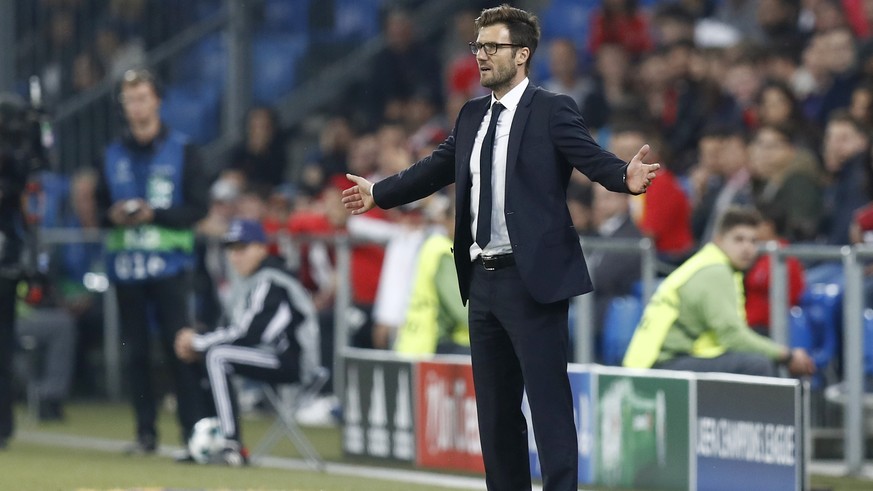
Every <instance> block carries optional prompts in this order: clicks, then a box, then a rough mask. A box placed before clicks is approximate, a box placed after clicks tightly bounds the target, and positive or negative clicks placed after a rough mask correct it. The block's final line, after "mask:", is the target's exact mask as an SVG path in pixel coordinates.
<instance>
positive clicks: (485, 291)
mask: <svg viewBox="0 0 873 491" xmlns="http://www.w3.org/2000/svg"><path fill="white" fill-rule="evenodd" d="M469 302H470V303H469V307H470V310H469V312H470V314H469V315H470V347H471V354H472V360H473V382H474V384H475V388H476V406H477V411H478V416H479V438H480V441H481V444H482V456H483V459H484V461H485V481H486V484H487V487H488V489H489V491H517V490H530V489H531V476H530V461H529V457H528V435H527V423H526V421H525V418H524V415H523V414H522V411H521V403H522V397H523V393H524V391H525V389H526V390H527V396H528V402H529V403H530V410H531V417H532V420H533V421H532V423H533V428H534V434H535V436H536V442H537V448H538V450H539V456H540V465H541V468H542V471H543V489H544V491H571V490H572V491H575V490H576V489H577V482H578V470H577V469H578V450H577V449H578V446H577V442H576V426H575V421H574V416H573V399H572V394H571V392H570V381H569V378H568V376H567V361H568V360H567V352H568V345H569V330H568V325H567V308H568V305H569V302H568V300H561V301H558V302H555V303H550V304H542V303H538V302H537V301H535V300H534V299H533V297H531V295H530V293H528V290H527V288H526V287H525V285H524V283H523V282H522V279H521V277H520V275H519V272H518V269H517V268H516V267H515V266H508V267H505V268H502V269H498V270H494V271H488V270H485V268H484V267H483V266H482V265H481V264H480V263H479V262H476V263H475V264H474V265H473V272H472V277H471V283H470V301H469Z"/></svg>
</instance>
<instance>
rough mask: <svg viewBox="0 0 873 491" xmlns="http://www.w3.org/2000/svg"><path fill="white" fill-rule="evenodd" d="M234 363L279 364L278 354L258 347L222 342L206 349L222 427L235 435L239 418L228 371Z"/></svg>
mask: <svg viewBox="0 0 873 491" xmlns="http://www.w3.org/2000/svg"><path fill="white" fill-rule="evenodd" d="M232 363H236V364H240V365H249V366H253V367H260V368H272V369H277V368H279V358H278V357H276V355H275V354H273V353H270V352H268V351H265V350H262V349H258V348H247V347H244V346H233V345H229V344H223V345H218V346H213V347H212V348H211V349H210V350H209V351H208V352H207V353H206V371H207V373H208V374H209V383H210V384H211V385H212V397H213V399H214V400H215V410H216V411H217V413H218V420H219V422H220V423H221V431H222V432H223V433H224V434H225V435H226V436H235V435H236V422H235V421H234V416H233V406H232V405H231V404H232V403H231V400H230V390H229V389H228V386H227V383H228V375H229V374H230V373H231V372H232V371H233V367H232V366H231V364H232Z"/></svg>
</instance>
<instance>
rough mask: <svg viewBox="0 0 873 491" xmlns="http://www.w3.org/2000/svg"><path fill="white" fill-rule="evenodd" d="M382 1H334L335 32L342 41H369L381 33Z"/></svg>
mask: <svg viewBox="0 0 873 491" xmlns="http://www.w3.org/2000/svg"><path fill="white" fill-rule="evenodd" d="M380 4H381V0H334V9H335V16H334V32H333V34H334V35H335V36H337V37H339V38H341V39H344V40H350V39H359V40H363V39H369V38H371V37H373V36H375V35H376V34H378V33H379V29H380V26H379V6H380Z"/></svg>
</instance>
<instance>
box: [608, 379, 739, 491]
mask: <svg viewBox="0 0 873 491" xmlns="http://www.w3.org/2000/svg"><path fill="white" fill-rule="evenodd" d="M618 373H619V372H606V373H602V374H600V375H599V376H598V377H597V392H598V396H599V398H598V402H597V438H596V441H597V442H598V444H597V448H596V455H595V467H596V474H595V477H596V482H597V483H598V484H602V485H606V486H611V487H622V488H641V489H663V490H668V489H669V490H686V489H690V488H691V486H690V483H689V481H690V475H691V469H690V461H691V459H690V458H689V455H690V453H689V452H690V445H689V416H690V415H689V411H690V403H689V393H690V385H691V381H690V378H687V377H686V378H683V377H681V376H676V377H675V378H673V377H671V378H664V377H661V376H658V377H657V378H656V377H652V376H637V375H633V376H631V375H619V374H618ZM662 373H663V372H662ZM735 489H739V488H735Z"/></svg>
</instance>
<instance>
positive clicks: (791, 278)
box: [743, 241, 804, 329]
mask: <svg viewBox="0 0 873 491" xmlns="http://www.w3.org/2000/svg"><path fill="white" fill-rule="evenodd" d="M782 244H787V242H784V241H783V242H782ZM785 264H786V266H787V268H788V304H789V305H791V306H793V305H797V304H798V302H800V295H801V294H802V293H803V288H804V280H803V266H802V265H801V264H800V261H798V260H797V258H793V257H790V258H788V259H787V260H786V261H785ZM743 283H744V285H745V288H746V320H747V321H748V323H749V325H750V326H753V327H763V328H766V329H769V328H770V256H769V255H767V254H761V256H760V257H758V259H757V260H756V261H755V264H753V265H752V267H751V268H749V270H748V271H746V276H745V279H744V280H743Z"/></svg>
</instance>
